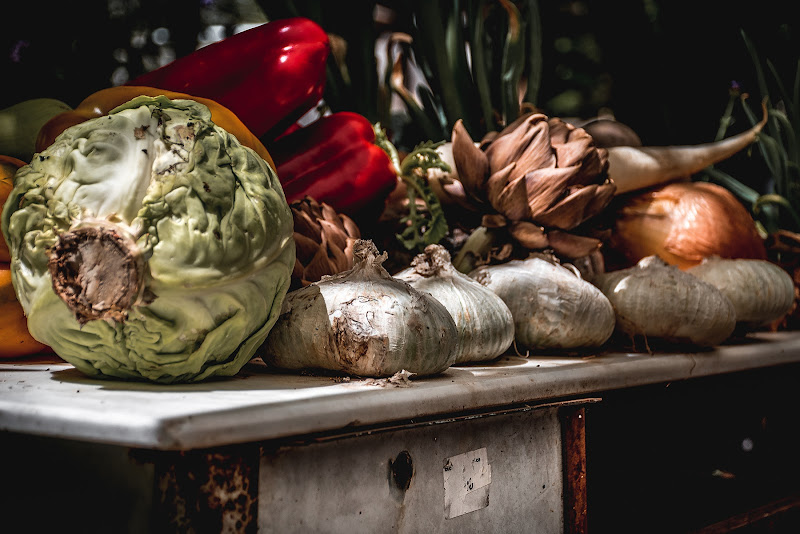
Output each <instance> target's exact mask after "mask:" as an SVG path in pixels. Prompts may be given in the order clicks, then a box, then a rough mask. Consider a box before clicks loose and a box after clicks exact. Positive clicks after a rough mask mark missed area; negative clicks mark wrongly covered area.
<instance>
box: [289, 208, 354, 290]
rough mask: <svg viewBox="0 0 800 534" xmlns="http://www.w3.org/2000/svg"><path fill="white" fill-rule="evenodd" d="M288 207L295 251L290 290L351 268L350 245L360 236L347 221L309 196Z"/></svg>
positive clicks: (350, 221)
mask: <svg viewBox="0 0 800 534" xmlns="http://www.w3.org/2000/svg"><path fill="white" fill-rule="evenodd" d="M290 207H291V209H292V216H293V217H294V241H295V244H296V247H297V257H296V259H295V262H294V271H293V272H292V286H291V288H290V289H292V290H294V289H299V288H301V287H305V286H307V285H309V284H311V283H312V282H318V281H319V280H320V279H322V277H323V276H325V275H333V274H338V273H340V272H342V271H346V270H348V269H351V268H352V267H353V244H354V243H355V242H356V240H358V239H361V232H360V231H359V229H358V226H356V223H355V222H353V220H352V219H351V218H350V217H348V216H347V215H344V214H341V213H337V212H336V210H334V209H333V207H331V206H330V205H328V204H326V203H324V202H322V203H319V202H317V201H316V200H314V199H313V198H311V197H309V196H306V197H305V198H304V199H302V200H298V201H295V202H292V203H291V205H290Z"/></svg>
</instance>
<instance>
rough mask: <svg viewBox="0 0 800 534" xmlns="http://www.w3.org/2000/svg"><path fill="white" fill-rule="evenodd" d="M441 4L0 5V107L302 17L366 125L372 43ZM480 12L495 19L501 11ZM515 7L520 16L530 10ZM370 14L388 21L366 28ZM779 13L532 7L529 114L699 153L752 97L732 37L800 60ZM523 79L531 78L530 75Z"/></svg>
mask: <svg viewBox="0 0 800 534" xmlns="http://www.w3.org/2000/svg"><path fill="white" fill-rule="evenodd" d="M451 3H452V2H447V1H444V0H441V1H428V2H424V1H413V2H406V1H400V0H386V1H383V2H380V3H377V2H370V1H367V0H353V1H350V2H345V3H342V2H320V1H311V0H296V1H283V2H281V1H275V0H195V1H185V0H176V1H172V2H160V1H157V0H86V1H84V2H80V3H79V5H77V4H75V3H67V2H35V1H29V2H22V1H14V2H7V3H6V5H4V12H5V13H4V14H5V20H6V21H7V22H8V23H7V25H6V28H4V32H3V35H2V36H1V37H0V39H1V41H0V42H1V43H2V50H3V55H2V61H3V68H2V72H3V81H4V84H3V93H2V94H3V97H2V101H0V107H5V106H6V105H11V104H14V103H16V102H18V101H21V100H24V99H27V98H34V97H53V98H59V99H61V100H64V101H65V102H67V103H69V104H71V105H76V104H77V103H78V102H79V101H80V100H81V99H82V98H83V97H84V96H85V95H87V94H89V93H90V92H93V91H95V90H98V89H101V88H104V87H107V86H109V85H112V84H114V83H118V82H119V83H121V82H120V80H122V81H124V79H125V76H127V77H133V76H136V75H137V74H139V73H141V72H143V71H145V70H149V69H150V68H153V67H154V66H157V65H158V64H159V61H162V62H163V61H164V60H165V59H169V58H170V57H175V56H182V55H185V54H188V53H190V52H191V51H192V50H194V49H195V48H196V47H197V46H198V44H199V43H200V42H201V41H202V35H203V33H204V32H207V31H208V30H209V28H211V27H212V26H213V27H215V28H217V29H218V31H222V36H224V35H229V34H231V33H232V32H233V31H234V29H235V27H236V25H237V24H239V23H258V22H263V21H264V20H266V17H269V18H279V17H284V16H291V15H298V14H299V15H305V16H309V17H310V18H313V19H315V20H318V21H320V22H322V24H323V25H324V26H325V27H326V29H327V30H329V31H330V32H332V33H336V34H338V35H340V36H341V37H342V38H343V39H344V40H345V41H346V42H347V43H348V47H347V51H346V54H347V57H346V66H347V70H346V73H345V74H346V76H345V77H344V78H341V79H339V80H338V84H336V83H334V81H331V82H330V83H331V87H330V90H331V93H330V94H331V95H333V94H334V93H333V91H338V97H337V99H336V102H337V105H341V106H343V107H348V108H350V109H353V110H356V111H359V112H362V113H363V114H364V115H366V116H368V117H370V118H373V119H377V118H379V117H380V111H381V109H384V110H385V107H386V105H387V103H386V102H385V100H384V101H381V98H385V95H384V96H383V97H382V96H381V93H380V91H381V90H380V85H381V82H382V79H381V77H382V76H383V73H382V72H377V71H376V70H375V68H371V67H375V56H374V51H375V41H376V39H377V38H378V37H379V36H380V35H382V34H384V33H385V32H389V31H399V32H405V33H408V34H410V35H412V36H414V35H415V30H414V23H413V20H414V17H415V16H416V17H420V16H422V13H423V10H428V11H425V13H426V16H425V20H423V21H422V23H423V26H425V25H428V26H426V27H429V26H431V25H435V24H436V23H437V21H436V20H434V19H435V17H434V16H433V14H431V13H432V12H431V11H430V10H431V9H434V8H435V7H436V6H439V8H440V9H442V8H443V6H447V5H449V4H451ZM462 4H463V5H468V4H471V2H462ZM486 4H487V5H494V6H499V5H500V2H499V1H492V2H486ZM514 4H515V5H516V6H517V7H518V8H520V9H521V11H523V12H524V11H525V9H528V7H527V6H528V5H529V4H530V2H524V1H519V0H518V1H516V2H514ZM376 5H379V6H383V7H385V8H387V9H388V10H389V11H391V12H392V13H393V15H392V16H391V17H390V18H388V19H386V20H382V21H378V22H376V21H374V20H373V14H374V13H375V6H376ZM790 11H791V3H787V2H781V1H778V0H762V1H761V2H758V3H749V4H733V3H731V2H726V1H723V0H707V1H704V2H701V3H698V2H690V1H689V0H671V1H667V0H615V1H610V0H606V1H595V0H557V1H551V2H538V15H539V23H538V28H539V31H538V32H537V33H539V34H540V35H539V36H538V37H539V45H540V51H539V54H540V56H539V57H540V61H541V64H540V65H539V66H538V68H539V69H540V74H539V79H538V80H537V83H536V91H535V93H534V97H533V99H534V100H535V101H534V102H532V103H533V104H535V105H536V106H538V107H540V108H542V109H543V110H544V111H545V112H547V113H549V114H551V115H556V116H562V117H573V116H574V117H583V118H587V117H591V116H594V115H597V114H599V113H611V114H613V115H614V116H616V118H617V119H618V120H620V121H622V122H625V123H626V124H628V125H629V126H631V127H633V128H634V129H635V130H636V131H637V132H638V133H639V135H640V137H641V138H642V139H643V140H644V142H645V143H646V144H651V145H655V144H689V143H699V142H705V141H709V140H711V139H713V137H714V134H715V132H716V131H717V129H718V125H719V119H720V117H721V115H722V114H723V112H724V109H725V106H726V104H727V94H728V89H729V87H730V84H731V81H732V80H736V81H737V82H738V84H739V86H740V87H741V90H742V91H743V92H748V93H752V94H756V93H758V81H757V76H756V73H755V72H754V69H753V64H752V61H751V57H750V55H749V52H748V50H747V48H746V46H745V45H744V43H743V41H742V39H741V31H742V30H743V31H744V32H745V33H746V34H747V35H748V36H749V38H750V39H751V41H752V42H753V43H755V45H756V46H757V48H758V50H759V53H760V54H761V56H762V57H768V58H771V60H772V62H773V63H774V65H775V68H776V70H777V71H778V72H784V71H785V72H792V73H793V72H794V67H795V66H794V61H796V59H797V54H798V50H800V47H798V40H797V35H795V34H794V33H793V30H794V29H793V28H792V27H791V25H790V21H791V20H793V19H792V17H791V16H790ZM442 20H445V19H442ZM438 22H439V23H443V22H441V20H440V21H438ZM158 28H167V29H168V30H169V33H168V42H167V43H162V44H158V43H156V42H154V39H153V36H154V31H155V30H156V29H158ZM487 33H488V31H487ZM416 37H417V38H418V39H419V38H420V36H419V35H416ZM492 53H496V50H494V51H493V52H492ZM159 58H160V59H159ZM120 68H123V69H124V76H123V75H120ZM527 68H528V69H529V70H530V69H531V64H529V65H528V67H527ZM115 73H116V77H115ZM333 74H335V73H333ZM333 79H334V78H333V77H332V78H331V80H333ZM434 89H435V88H434ZM492 90H495V91H496V90H497V88H496V87H493V88H492ZM434 93H435V90H434ZM434 96H435V97H439V95H434ZM470 98H471V97H470V96H469V95H466V96H465V102H466V103H467V104H466V105H468V106H474V105H475V104H474V102H475V101H474V100H470ZM331 100H333V98H331ZM470 102H471V103H470ZM381 106H383V108H382V107H381ZM734 118H735V119H736V120H735V121H734V122H733V123H732V124H731V126H730V129H729V131H730V132H731V133H733V132H735V131H736V130H737V129H744V128H745V127H746V123H747V121H746V119H745V117H744V116H743V115H739V116H738V117H737V116H735V117H734ZM737 121H738V123H737ZM420 140H424V139H420ZM744 165H745V166H746V167H747V166H749V165H750V163H749V162H746V163H744ZM754 179H757V178H754Z"/></svg>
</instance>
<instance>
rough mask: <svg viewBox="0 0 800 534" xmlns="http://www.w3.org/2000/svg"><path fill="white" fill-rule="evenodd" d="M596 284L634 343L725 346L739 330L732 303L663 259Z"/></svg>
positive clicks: (645, 261)
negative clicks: (652, 340)
mask: <svg viewBox="0 0 800 534" xmlns="http://www.w3.org/2000/svg"><path fill="white" fill-rule="evenodd" d="M593 283H594V284H595V285H597V287H598V288H600V290H601V291H602V292H603V294H604V295H605V296H606V297H608V300H610V301H611V304H612V305H613V306H614V311H615V312H616V314H617V329H618V330H619V331H621V332H622V333H624V334H627V335H629V336H630V337H632V338H633V337H635V336H644V337H645V339H647V338H660V339H663V340H666V341H669V342H675V343H690V344H693V345H700V346H713V345H718V344H719V343H722V342H723V341H725V340H726V339H727V338H728V337H729V336H730V335H731V334H732V333H733V329H734V328H735V326H736V312H735V310H734V308H733V304H732V303H731V301H730V300H729V299H728V297H726V296H725V295H723V294H722V292H721V291H720V290H718V289H717V288H716V287H714V286H713V285H711V284H709V283H707V282H704V281H702V280H700V279H699V278H697V277H695V276H693V275H691V274H688V273H686V272H684V271H681V270H680V269H679V268H678V267H677V266H674V265H668V264H667V263H666V262H665V261H664V260H662V259H661V258H659V257H658V256H647V257H646V258H642V259H641V260H640V261H639V262H638V263H637V264H636V265H634V266H633V267H629V268H627V269H620V270H618V271H612V272H608V273H603V274H599V275H598V276H597V277H595V279H594V280H593Z"/></svg>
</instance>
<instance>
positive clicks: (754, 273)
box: [686, 256, 794, 327]
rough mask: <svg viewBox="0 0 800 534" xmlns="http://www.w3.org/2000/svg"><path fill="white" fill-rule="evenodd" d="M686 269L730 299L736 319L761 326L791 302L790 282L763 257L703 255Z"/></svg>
mask: <svg viewBox="0 0 800 534" xmlns="http://www.w3.org/2000/svg"><path fill="white" fill-rule="evenodd" d="M686 272H688V273H690V274H693V275H694V276H696V277H698V278H699V279H701V280H703V281H705V282H708V283H709V284H711V285H713V286H714V287H716V288H717V289H719V290H720V291H721V292H722V293H723V294H724V295H725V296H726V297H728V299H730V301H731V303H732V304H733V307H734V309H735V310H736V321H737V322H738V323H742V324H745V325H748V326H753V327H755V326H761V325H764V324H767V323H770V322H772V321H774V320H776V319H780V318H781V317H783V316H784V315H785V314H786V313H788V312H789V310H790V309H791V307H792V304H793V303H794V282H793V281H792V277H791V276H789V273H787V272H786V271H785V270H784V269H782V268H781V267H780V266H778V265H775V264H774V263H772V262H770V261H767V260H747V259H735V260H734V259H724V258H720V257H717V256H714V257H711V258H706V259H704V260H703V262H702V263H701V264H700V265H697V266H695V267H691V268H690V269H688V270H687V271H686Z"/></svg>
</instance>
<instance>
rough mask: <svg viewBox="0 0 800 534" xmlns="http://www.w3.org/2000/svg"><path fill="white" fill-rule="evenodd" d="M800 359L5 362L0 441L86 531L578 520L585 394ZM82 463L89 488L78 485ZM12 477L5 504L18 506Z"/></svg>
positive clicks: (797, 339) (790, 340) (744, 350)
mask: <svg viewBox="0 0 800 534" xmlns="http://www.w3.org/2000/svg"><path fill="white" fill-rule="evenodd" d="M797 362H800V333H774V334H766V333H765V334H758V335H754V336H752V337H751V338H749V339H748V340H747V341H746V342H739V343H736V344H731V345H726V346H723V347H720V348H718V349H716V350H711V351H704V352H697V353H670V354H665V353H657V354H652V355H650V354H633V353H630V354H626V353H604V354H597V355H591V356H531V357H528V358H523V357H518V356H508V357H504V358H502V359H500V360H498V361H496V362H493V363H491V364H489V365H476V366H461V367H454V368H451V369H449V370H448V371H446V372H445V373H443V374H442V375H440V376H436V377H429V378H421V379H416V378H414V377H412V378H411V380H409V381H405V380H398V381H396V382H397V383H393V382H392V381H388V380H362V379H351V380H344V379H341V378H333V377H324V376H309V375H288V374H278V373H274V372H271V371H270V370H269V369H267V368H266V367H264V366H263V364H261V365H259V363H258V362H254V363H251V364H250V365H248V366H247V367H245V369H243V371H242V372H241V373H240V375H239V376H237V377H234V378H230V379H224V380H214V381H208V382H204V383H200V384H189V385H171V386H163V385H153V384H145V383H130V382H119V381H108V380H96V379H91V378H88V377H86V376H84V375H82V374H81V373H80V372H78V371H77V370H75V369H74V368H72V367H71V366H70V365H67V364H65V363H63V362H59V361H57V360H52V359H51V360H38V361H37V360H31V361H25V362H16V363H0V431H2V434H0V439H2V443H3V446H2V451H3V452H4V455H3V458H5V459H6V460H5V461H8V460H9V458H17V459H18V460H17V461H16V464H15V467H14V470H13V471H12V474H13V476H16V477H23V478H24V479H25V480H24V481H22V482H20V484H22V485H23V486H25V485H26V484H27V486H26V487H27V491H33V492H40V493H42V495H43V498H47V499H54V498H56V497H55V495H54V492H55V494H57V495H58V496H59V497H58V499H59V502H60V503H61V504H60V505H59V510H60V513H61V514H62V517H59V518H58V519H57V520H56V519H53V518H52V517H51V518H50V519H47V518H46V517H41V518H31V519H38V520H40V521H43V522H44V523H45V524H47V525H51V524H50V523H48V521H49V520H52V521H54V522H56V523H57V524H59V525H64V524H66V523H64V521H67V522H69V520H74V521H78V520H80V521H81V523H80V526H81V527H82V528H83V529H84V530H83V531H84V532H112V531H113V532H119V531H131V532H137V531H141V532H155V531H186V532H188V531H191V530H192V529H193V530H194V531H210V532H215V531H219V530H220V528H222V527H221V525H222V526H225V525H227V526H229V527H230V530H231V531H256V530H258V531H259V532H273V531H274V532H308V531H313V532H343V531H348V532H349V531H354V532H358V531H363V532H384V531H385V532H419V531H421V530H420V529H422V530H424V531H430V532H434V531H435V532H456V531H463V530H464V529H465V528H466V529H467V530H468V531H475V529H481V530H482V531H485V532H492V531H498V530H500V531H503V532H517V531H519V532H530V531H531V530H530V527H531V522H534V523H535V524H537V525H538V528H537V529H536V531H537V532H562V531H564V530H567V531H570V530H572V531H575V530H580V528H581V524H584V525H585V517H583V516H585V502H582V499H585V480H584V481H582V480H581V478H582V477H583V474H582V471H581V469H582V468H585V466H582V465H581V463H582V461H583V458H582V454H583V451H584V448H583V447H584V443H583V432H584V431H585V429H584V427H583V421H582V418H583V414H584V412H583V409H584V406H585V405H586V404H587V403H592V402H594V401H596V400H598V397H601V396H602V394H603V392H606V391H610V390H619V389H624V388H630V387H634V386H644V385H648V384H658V383H665V382H675V381H682V380H686V379H691V378H695V377H703V376H713V375H720V374H725V373H733V372H739V371H746V370H750V369H760V368H765V367H771V366H780V365H786V364H794V363H797ZM570 455H576V456H574V457H571V456H570ZM100 459H104V460H103V462H105V463H101V462H100ZM481 461H482V462H484V463H483V464H481V467H483V469H482V470H474V469H477V468H476V467H475V466H476V465H478V464H480V462H481ZM448 462H450V464H451V469H452V468H453V466H455V467H456V468H457V470H460V471H459V475H458V476H463V477H465V478H464V480H463V481H462V480H461V479H456V478H452V476H451V474H452V472H453V471H452V470H448V469H447V464H448ZM570 462H572V464H570ZM487 464H488V466H490V468H486V467H484V466H486V465H487ZM570 465H571V467H570ZM466 466H468V467H466ZM470 469H473V471H470ZM76 470H77V471H76ZM81 473H82V475H80V476H81V477H83V478H81V480H83V483H82V484H83V485H82V486H81V487H82V491H84V492H87V491H88V492H90V493H89V494H86V495H72V494H70V493H69V488H72V487H73V486H74V485H75V484H76V481H75V477H76V476H79V474H81ZM32 475H33V476H34V478H35V483H34V482H30V480H31V478H30V477H31V476H32ZM215 475H216V476H217V478H215ZM468 475H470V476H468ZM571 476H574V477H575V478H574V479H570V477H571ZM65 478H66V479H68V480H67V481H65ZM467 479H470V481H467ZM200 482H202V484H201V483H200ZM457 482H458V483H457ZM461 482H464V483H465V484H466V485H464V488H466V489H463V488H460V486H459V484H460V483H461ZM470 482H471V483H472V486H471V487H470V486H469V483H470ZM462 485H463V484H462ZM5 491H6V492H7V493H8V494H3V495H0V497H2V498H3V504H2V505H0V507H1V508H2V509H3V510H4V512H8V511H9V510H7V507H22V506H23V504H24V501H25V499H22V497H19V495H18V494H17V493H16V492H12V491H11V490H9V489H6V490H5ZM62 492H68V493H62ZM576 492H577V494H574V493H576ZM209 495H211V497H209ZM9 499H10V501H9ZM576 499H577V500H576ZM201 501H202V502H201ZM565 502H566V505H565V504H564V503H565ZM109 503H113V504H109ZM226 503H227V506H226ZM87 506H90V507H91V509H93V510H94V509H98V508H102V507H103V506H105V507H106V510H109V511H108V512H107V513H96V514H88V515H87V514H86V507H87ZM51 508H52V507H51ZM76 508H78V509H80V513H77V511H76ZM573 508H574V509H573ZM237 521H238V522H239V523H238V524H237ZM190 527H191V528H190ZM120 529H122V530H120Z"/></svg>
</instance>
